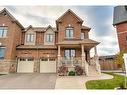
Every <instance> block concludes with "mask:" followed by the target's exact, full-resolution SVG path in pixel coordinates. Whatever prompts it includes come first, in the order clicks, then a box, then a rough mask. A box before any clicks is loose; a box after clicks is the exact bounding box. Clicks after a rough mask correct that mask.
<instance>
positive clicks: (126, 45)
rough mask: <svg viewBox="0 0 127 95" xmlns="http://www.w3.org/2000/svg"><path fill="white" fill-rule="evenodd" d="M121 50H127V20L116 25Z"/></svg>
mask: <svg viewBox="0 0 127 95" xmlns="http://www.w3.org/2000/svg"><path fill="white" fill-rule="evenodd" d="M116 30H117V35H118V42H119V48H120V51H123V50H127V41H126V37H127V22H125V23H121V24H118V25H116Z"/></svg>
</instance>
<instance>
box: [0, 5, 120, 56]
mask: <svg viewBox="0 0 127 95" xmlns="http://www.w3.org/2000/svg"><path fill="white" fill-rule="evenodd" d="M3 8H7V9H8V10H9V12H10V13H11V14H12V15H13V16H14V17H15V18H16V19H17V20H18V21H19V22H20V23H21V24H22V25H23V26H24V27H28V26H29V25H32V26H48V25H52V26H54V27H55V26H56V24H55V20H57V19H58V18H59V17H60V16H61V15H62V14H63V13H64V12H66V11H67V10H68V9H71V10H72V11H74V12H75V13H76V14H77V15H78V16H79V17H80V18H81V19H83V20H84V23H83V25H85V26H88V27H90V28H91V31H90V32H89V35H90V39H93V40H96V41H98V42H100V44H99V45H98V46H97V51H98V55H99V56H106V55H114V54H116V53H118V52H119V46H118V39H117V34H116V29H115V28H114V27H113V25H112V23H113V8H114V6H1V7H0V10H2V9H3ZM93 55H94V50H93V49H92V50H91V56H93Z"/></svg>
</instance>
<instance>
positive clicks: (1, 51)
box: [0, 47, 5, 59]
mask: <svg viewBox="0 0 127 95" xmlns="http://www.w3.org/2000/svg"><path fill="white" fill-rule="evenodd" d="M4 55H5V47H0V59H4Z"/></svg>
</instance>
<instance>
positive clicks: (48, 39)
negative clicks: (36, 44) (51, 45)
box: [46, 34, 53, 42]
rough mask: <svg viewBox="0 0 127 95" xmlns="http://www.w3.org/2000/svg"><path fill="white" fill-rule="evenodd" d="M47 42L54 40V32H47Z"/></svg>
mask: <svg viewBox="0 0 127 95" xmlns="http://www.w3.org/2000/svg"><path fill="white" fill-rule="evenodd" d="M46 42H53V34H46Z"/></svg>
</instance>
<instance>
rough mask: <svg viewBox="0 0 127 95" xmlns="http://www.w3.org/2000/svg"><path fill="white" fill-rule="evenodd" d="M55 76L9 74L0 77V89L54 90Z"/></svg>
mask: <svg viewBox="0 0 127 95" xmlns="http://www.w3.org/2000/svg"><path fill="white" fill-rule="evenodd" d="M55 83H56V74H39V73H36V74H10V75H2V76H0V89H3V88H6V89H33V88H34V89H54V88H55Z"/></svg>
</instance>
